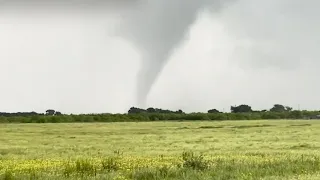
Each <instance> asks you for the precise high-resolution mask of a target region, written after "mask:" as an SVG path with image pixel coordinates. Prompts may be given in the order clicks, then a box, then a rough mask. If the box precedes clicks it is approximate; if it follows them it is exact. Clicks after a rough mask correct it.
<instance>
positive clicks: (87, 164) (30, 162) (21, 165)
mask: <svg viewBox="0 0 320 180" xmlns="http://www.w3.org/2000/svg"><path fill="white" fill-rule="evenodd" d="M319 129H320V121H317V120H314V121H311V120H290V121H287V120H281V121H279V120H277V121H275V120H274V121H272V120H270V121H266V120H265V121H221V122H205V121H201V122H200V121H198V122H148V123H142V122H139V123H83V124H79V123H72V124H71V123H70V124H0V179H1V178H4V179H26V178H28V179H30V178H31V179H159V180H160V179H270V180H271V179H320V151H319V150H320V131H319ZM190 151H191V152H193V153H191V152H190ZM201 154H204V156H201Z"/></svg>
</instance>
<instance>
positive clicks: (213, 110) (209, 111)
mask: <svg viewBox="0 0 320 180" xmlns="http://www.w3.org/2000/svg"><path fill="white" fill-rule="evenodd" d="M208 113H220V111H218V110H217V109H210V110H208Z"/></svg>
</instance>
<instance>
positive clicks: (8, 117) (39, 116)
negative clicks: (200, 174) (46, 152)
mask: <svg viewBox="0 0 320 180" xmlns="http://www.w3.org/2000/svg"><path fill="white" fill-rule="evenodd" d="M230 110H231V112H228V113H226V112H220V111H219V110H217V109H210V110H208V111H207V112H194V113H185V112H183V111H182V110H176V111H172V110H164V109H159V108H148V109H141V108H137V107H132V108H130V109H129V110H128V113H125V114H110V113H105V114H80V115H73V114H69V115H67V114H63V113H61V112H59V111H55V110H52V109H49V110H47V111H46V112H45V113H36V112H18V113H0V123H70V122H139V121H165V120H167V121H196V120H211V121H222V120H263V119H303V118H304V119H315V118H320V116H319V114H320V111H306V110H303V111H300V110H293V108H291V107H289V106H284V105H280V104H275V105H274V106H273V107H272V108H270V109H269V110H260V111H257V110H252V108H251V106H249V105H244V104H243V105H239V106H231V108H230Z"/></svg>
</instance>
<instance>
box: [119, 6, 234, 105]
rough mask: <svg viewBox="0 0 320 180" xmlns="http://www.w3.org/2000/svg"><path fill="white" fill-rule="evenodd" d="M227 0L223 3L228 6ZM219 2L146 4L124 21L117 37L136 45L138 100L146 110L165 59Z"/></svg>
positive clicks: (165, 61)
mask: <svg viewBox="0 0 320 180" xmlns="http://www.w3.org/2000/svg"><path fill="white" fill-rule="evenodd" d="M227 2H228V1H224V3H227ZM220 8H222V4H221V1H219V0H197V1H194V0H186V1H168V0H162V1H157V0H153V1H145V3H141V4H140V6H138V8H137V9H135V10H134V11H133V12H130V15H128V17H129V18H128V19H124V22H123V24H122V27H121V28H120V29H119V30H120V32H118V33H119V35H122V36H124V37H125V38H126V39H128V40H130V41H131V42H132V43H133V44H134V45H136V46H138V48H139V50H140V52H141V67H140V71H139V73H138V77H137V80H138V83H137V101H138V105H139V106H140V107H143V108H146V105H147V104H146V101H147V96H148V94H149V93H150V91H151V89H152V87H153V85H154V83H155V82H156V80H157V78H158V77H159V75H160V73H161V71H162V69H163V68H164V67H165V65H166V63H167V61H168V59H169V58H170V56H171V55H172V54H173V53H174V51H175V48H177V47H178V46H179V45H180V44H181V43H182V42H183V40H184V39H185V37H186V36H187V33H188V30H189V28H190V27H191V26H192V24H193V23H194V22H195V20H196V19H197V15H198V14H199V13H200V12H201V11H203V10H204V9H208V10H212V11H218V10H219V9H220Z"/></svg>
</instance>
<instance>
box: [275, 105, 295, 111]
mask: <svg viewBox="0 0 320 180" xmlns="http://www.w3.org/2000/svg"><path fill="white" fill-rule="evenodd" d="M270 111H271V112H286V111H288V112H289V111H292V108H291V107H289V106H284V105H281V104H275V105H273V107H272V108H271V109H270Z"/></svg>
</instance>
